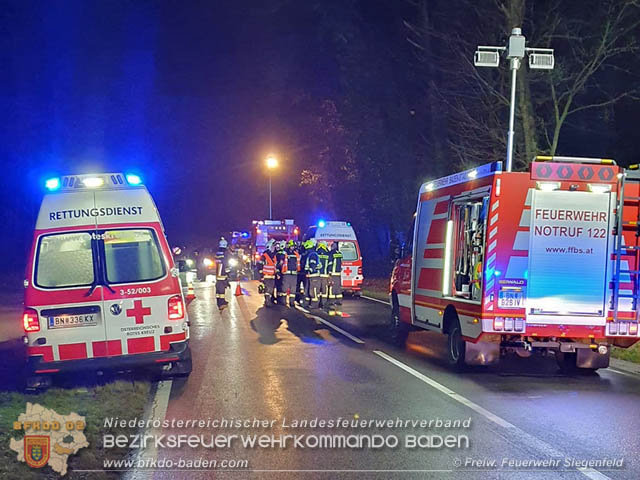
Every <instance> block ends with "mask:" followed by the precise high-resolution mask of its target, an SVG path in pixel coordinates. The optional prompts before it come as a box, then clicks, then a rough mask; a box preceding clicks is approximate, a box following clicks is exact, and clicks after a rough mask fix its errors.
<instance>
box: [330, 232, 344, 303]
mask: <svg viewBox="0 0 640 480" xmlns="http://www.w3.org/2000/svg"><path fill="white" fill-rule="evenodd" d="M338 246H339V245H338V242H333V243H332V244H331V251H330V252H329V263H330V265H331V270H330V274H331V280H330V282H329V304H330V305H331V304H335V305H342V252H340V250H338Z"/></svg>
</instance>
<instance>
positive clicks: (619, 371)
mask: <svg viewBox="0 0 640 480" xmlns="http://www.w3.org/2000/svg"><path fill="white" fill-rule="evenodd" d="M604 371H605V372H606V371H609V372H613V373H617V374H618V375H624V376H625V377H631V378H635V379H636V380H637V379H638V374H637V373H631V372H623V371H622V370H618V369H617V368H611V367H609V368H607V370H604Z"/></svg>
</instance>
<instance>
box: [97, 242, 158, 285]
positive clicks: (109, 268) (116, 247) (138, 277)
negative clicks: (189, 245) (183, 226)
mask: <svg viewBox="0 0 640 480" xmlns="http://www.w3.org/2000/svg"><path fill="white" fill-rule="evenodd" d="M103 238H104V254H105V264H106V265H105V266H106V275H107V281H108V282H109V283H110V284H111V283H133V282H144V281H150V280H157V279H159V278H162V277H164V275H165V267H164V262H163V261H162V256H161V255H160V248H159V246H158V240H157V238H156V236H155V235H154V233H153V231H152V230H149V229H136V230H133V229H131V230H107V231H105V232H104V236H103Z"/></svg>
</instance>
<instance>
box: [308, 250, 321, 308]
mask: <svg viewBox="0 0 640 480" xmlns="http://www.w3.org/2000/svg"><path fill="white" fill-rule="evenodd" d="M305 249H306V254H307V257H306V260H305V274H306V280H307V283H306V285H305V288H304V289H305V292H306V295H307V306H308V307H311V306H313V302H318V301H319V300H320V297H319V296H318V292H319V290H320V270H319V266H320V259H319V258H318V252H317V249H316V245H315V242H314V241H313V240H308V241H307V242H306V243H305Z"/></svg>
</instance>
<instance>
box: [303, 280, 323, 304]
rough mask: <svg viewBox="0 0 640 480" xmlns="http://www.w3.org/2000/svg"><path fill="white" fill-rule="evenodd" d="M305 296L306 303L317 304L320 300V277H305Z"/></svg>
mask: <svg viewBox="0 0 640 480" xmlns="http://www.w3.org/2000/svg"><path fill="white" fill-rule="evenodd" d="M305 294H306V296H307V302H309V304H311V302H317V301H318V300H319V299H320V277H319V276H317V275H315V276H310V277H307V285H306V286H305Z"/></svg>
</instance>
